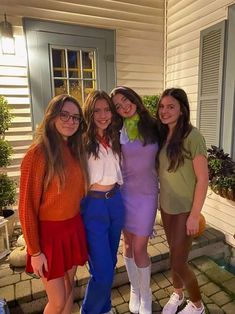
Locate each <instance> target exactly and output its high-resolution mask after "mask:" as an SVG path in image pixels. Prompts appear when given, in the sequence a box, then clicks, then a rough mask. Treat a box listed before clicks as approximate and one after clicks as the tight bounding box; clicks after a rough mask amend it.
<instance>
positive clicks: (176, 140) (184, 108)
mask: <svg viewBox="0 0 235 314" xmlns="http://www.w3.org/2000/svg"><path fill="white" fill-rule="evenodd" d="M165 96H171V97H173V98H175V99H176V100H177V101H178V102H179V104H180V111H181V113H182V114H181V115H180V116H179V119H178V121H177V123H176V126H175V128H174V131H173V134H172V136H171V138H170V141H169V143H168V145H167V157H168V160H169V168H168V171H173V172H174V171H176V170H177V168H178V167H179V166H180V165H183V163H184V158H190V157H191V156H190V154H189V152H188V151H187V150H186V149H185V148H184V139H185V138H186V137H187V136H188V134H189V133H190V131H191V130H192V128H193V126H192V124H191V122H190V109H189V101H188V96H187V94H186V93H185V91H184V90H183V89H181V88H168V89H166V90H165V91H164V92H163V93H162V95H161V97H160V99H159V102H158V106H157V108H158V109H157V113H156V116H157V119H158V121H159V125H160V127H159V129H160V139H161V141H160V149H161V148H162V146H163V145H164V144H165V143H166V139H167V134H168V131H169V129H168V126H167V125H165V124H163V123H161V120H160V118H159V105H160V104H161V101H162V99H163V98H164V97H165Z"/></svg>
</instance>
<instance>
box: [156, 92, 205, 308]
mask: <svg viewBox="0 0 235 314" xmlns="http://www.w3.org/2000/svg"><path fill="white" fill-rule="evenodd" d="M157 118H158V119H159V121H160V139H161V143H160V153H159V155H158V173H159V181H160V208H161V216H162V221H163V226H164V229H165V233H166V237H167V242H168V244H169V250H170V257H171V258H170V264H171V270H172V279H173V287H174V292H173V294H172V295H171V297H170V299H169V301H168V302H167V304H166V305H165V306H164V308H163V311H162V313H163V314H174V313H176V312H177V310H178V307H179V306H181V305H183V303H184V293H183V287H185V288H186V289H187V291H188V294H189V299H190V300H188V302H187V305H186V306H185V307H184V308H183V309H182V310H181V311H180V312H178V313H181V314H203V313H205V309H204V306H203V303H202V302H201V294H200V290H199V287H198V282H197V279H196V276H195V274H194V273H193V271H192V270H191V269H190V267H189V265H188V262H187V260H188V255H189V251H190V248H191V245H192V239H193V235H194V234H196V233H197V232H198V229H199V216H200V212H201V209H202V206H203V203H204V200H205V197H206V192H207V186H208V168H207V155H206V145H205V141H204V138H203V136H202V135H201V134H200V132H199V131H198V130H197V129H196V128H195V127H193V126H192V125H191V123H190V110H189V101H188V97H187V95H186V93H185V92H184V90H182V89H180V88H170V89H166V90H165V91H164V92H163V94H162V95H161V98H160V100H159V105H158V109H157Z"/></svg>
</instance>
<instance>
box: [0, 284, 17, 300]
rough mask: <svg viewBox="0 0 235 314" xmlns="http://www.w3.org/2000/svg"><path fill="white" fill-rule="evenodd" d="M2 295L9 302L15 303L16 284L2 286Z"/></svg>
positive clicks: (0, 291) (0, 289)
mask: <svg viewBox="0 0 235 314" xmlns="http://www.w3.org/2000/svg"><path fill="white" fill-rule="evenodd" d="M0 296H1V297H4V298H5V299H6V300H7V302H9V303H11V304H12V305H13V304H14V303H15V292H14V285H9V286H5V287H2V288H0Z"/></svg>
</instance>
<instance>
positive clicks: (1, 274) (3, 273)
mask: <svg viewBox="0 0 235 314" xmlns="http://www.w3.org/2000/svg"><path fill="white" fill-rule="evenodd" d="M12 274H13V270H12V269H11V268H10V267H6V268H3V269H0V278H3V277H7V276H10V275H12Z"/></svg>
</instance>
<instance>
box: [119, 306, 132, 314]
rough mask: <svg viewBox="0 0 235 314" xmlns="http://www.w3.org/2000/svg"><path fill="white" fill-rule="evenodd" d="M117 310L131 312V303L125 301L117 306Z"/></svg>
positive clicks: (120, 313)
mask: <svg viewBox="0 0 235 314" xmlns="http://www.w3.org/2000/svg"><path fill="white" fill-rule="evenodd" d="M116 310H117V313H118V314H123V313H130V312H129V305H128V304H127V303H123V304H121V305H118V306H116Z"/></svg>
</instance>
